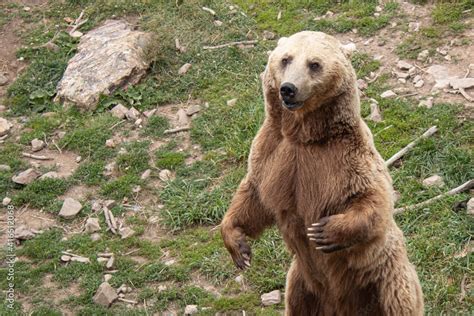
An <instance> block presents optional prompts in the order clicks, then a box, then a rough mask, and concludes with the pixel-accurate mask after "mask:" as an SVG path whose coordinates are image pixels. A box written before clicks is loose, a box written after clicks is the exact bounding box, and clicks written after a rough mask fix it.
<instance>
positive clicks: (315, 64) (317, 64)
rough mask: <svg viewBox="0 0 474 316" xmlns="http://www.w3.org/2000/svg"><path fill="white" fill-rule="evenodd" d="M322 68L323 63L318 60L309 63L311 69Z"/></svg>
mask: <svg viewBox="0 0 474 316" xmlns="http://www.w3.org/2000/svg"><path fill="white" fill-rule="evenodd" d="M320 68H321V65H320V64H319V63H317V62H314V63H310V64H309V69H311V70H312V71H317V70H319V69H320Z"/></svg>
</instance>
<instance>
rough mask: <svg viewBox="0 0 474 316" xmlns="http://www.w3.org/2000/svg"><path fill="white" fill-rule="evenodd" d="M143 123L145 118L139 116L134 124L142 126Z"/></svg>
mask: <svg viewBox="0 0 474 316" xmlns="http://www.w3.org/2000/svg"><path fill="white" fill-rule="evenodd" d="M142 123H143V120H142V119H141V118H139V119H138V120H136V121H135V123H134V124H135V126H137V127H140V126H142Z"/></svg>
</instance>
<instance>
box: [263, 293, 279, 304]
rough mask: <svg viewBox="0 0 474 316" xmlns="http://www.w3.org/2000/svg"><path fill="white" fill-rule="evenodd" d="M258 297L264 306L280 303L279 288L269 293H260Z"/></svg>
mask: <svg viewBox="0 0 474 316" xmlns="http://www.w3.org/2000/svg"><path fill="white" fill-rule="evenodd" d="M260 298H261V299H262V304H263V305H264V306H270V305H275V304H280V302H281V293H280V290H275V291H271V292H270V293H265V294H262V296H260Z"/></svg>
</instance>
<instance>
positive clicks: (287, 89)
mask: <svg viewBox="0 0 474 316" xmlns="http://www.w3.org/2000/svg"><path fill="white" fill-rule="evenodd" d="M296 92H298V89H297V88H296V86H295V85H294V84H292V83H290V82H285V83H283V84H282V85H281V86H280V94H281V97H282V98H283V100H285V101H286V100H290V99H293V98H294V97H295V95H296Z"/></svg>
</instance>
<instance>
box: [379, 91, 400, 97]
mask: <svg viewBox="0 0 474 316" xmlns="http://www.w3.org/2000/svg"><path fill="white" fill-rule="evenodd" d="M396 96H397V94H396V93H395V92H393V91H392V90H387V91H385V92H383V93H382V94H381V95H380V97H381V98H382V99H390V98H394V97H396Z"/></svg>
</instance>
